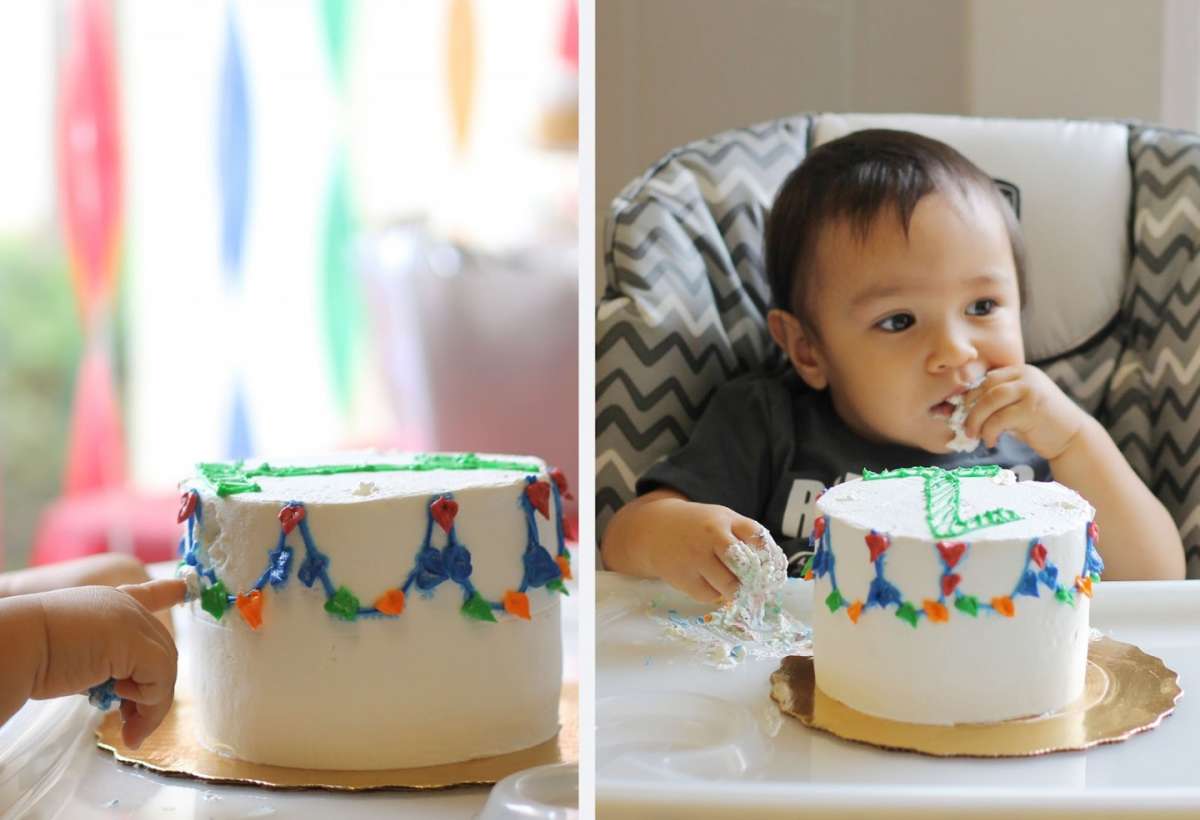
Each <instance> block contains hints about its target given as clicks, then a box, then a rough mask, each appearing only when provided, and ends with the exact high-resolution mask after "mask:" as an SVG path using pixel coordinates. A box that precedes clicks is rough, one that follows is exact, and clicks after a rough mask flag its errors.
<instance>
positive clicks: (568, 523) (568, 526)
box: [562, 515, 579, 541]
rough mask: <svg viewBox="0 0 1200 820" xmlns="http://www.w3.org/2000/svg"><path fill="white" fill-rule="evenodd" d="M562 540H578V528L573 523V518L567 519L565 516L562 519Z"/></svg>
mask: <svg viewBox="0 0 1200 820" xmlns="http://www.w3.org/2000/svg"><path fill="white" fill-rule="evenodd" d="M562 528H563V538H565V539H566V540H568V541H578V540H579V527H578V525H576V523H575V519H574V518H567V517H566V516H565V515H564V516H563V518H562Z"/></svg>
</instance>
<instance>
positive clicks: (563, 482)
mask: <svg viewBox="0 0 1200 820" xmlns="http://www.w3.org/2000/svg"><path fill="white" fill-rule="evenodd" d="M550 477H551V478H552V479H554V486H556V487H558V494H559V495H561V496H562V497H563V498H565V499H567V500H568V501H570V500H571V499H573V498H574V497H575V496H573V495H571V488H570V487H569V486H568V485H567V477H566V476H565V475H563V471H562V470H560V469H558V468H557V467H555V468H554V469H553V470H551V471H550Z"/></svg>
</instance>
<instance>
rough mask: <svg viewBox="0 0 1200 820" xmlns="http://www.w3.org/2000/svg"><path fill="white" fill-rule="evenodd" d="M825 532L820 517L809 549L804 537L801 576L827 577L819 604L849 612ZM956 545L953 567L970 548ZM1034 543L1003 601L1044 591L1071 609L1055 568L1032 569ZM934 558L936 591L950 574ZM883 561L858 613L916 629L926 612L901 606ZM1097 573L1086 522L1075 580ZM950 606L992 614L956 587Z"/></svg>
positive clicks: (1069, 591)
mask: <svg viewBox="0 0 1200 820" xmlns="http://www.w3.org/2000/svg"><path fill="white" fill-rule="evenodd" d="M830 530H831V527H830V520H829V516H824V517H823V520H822V521H821V526H820V531H821V536H820V539H819V540H816V543H815V544H814V539H813V537H812V536H810V537H809V545H810V546H813V547H814V552H813V555H812V557H810V558H809V561H808V565H807V566H806V567H805V575H806V576H807V575H809V573H810V571H811V575H812V576H815V577H817V578H823V577H825V576H826V575H828V576H829V582H830V586H831V587H832V591H831V592H830V594H829V596H828V597H826V599H825V605H826V606H827V607H829V610H830V611H831V612H836V611H838V610H839V609H850V608H851V607H852V606H854V604H853V603H851V602H850V601H847V600H846V598H845V596H844V595H842V592H841V589H840V588H839V587H838V583H837V575H836V574H835V572H834V555H833V549H832V547H831V544H830V537H831V536H830ZM872 533H873V534H874V531H872ZM962 543H963V546H964V548H965V549H964V551H963V553H962V555H961V556H959V557H958V559H957V561H956V565H957V564H959V563H961V562H962V561H963V560H964V559H965V558H966V557H967V555H969V554H970V545H969V544H967V543H965V542H962ZM1040 543H1041V542H1040V540H1039V539H1038V538H1033V539H1031V540H1030V542H1029V547H1028V549H1026V552H1025V565H1024V566H1023V567H1022V569H1021V572H1020V574H1019V575H1018V577H1017V582H1016V584H1015V585H1014V586H1013V591H1012V592H1011V593H1010V595H1009V596H1008V598H1009V599H1010V600H1011V599H1012V598H1016V597H1018V596H1021V595H1025V596H1030V597H1034V598H1036V597H1039V592H1038V590H1039V588H1040V587H1042V586H1044V587H1046V588H1047V589H1048V590H1050V591H1052V592H1053V593H1054V595H1055V597H1056V598H1057V599H1058V600H1059V602H1061V603H1066V604H1070V605H1071V606H1075V604H1076V598H1075V588H1074V587H1070V586H1063V585H1061V584H1059V583H1058V575H1059V570H1058V567H1057V566H1055V565H1054V564H1053V563H1051V562H1050V561H1049V559H1048V557H1047V558H1045V559H1044V561H1045V565H1044V566H1043V567H1041V568H1040V570H1039V569H1037V568H1036V561H1035V560H1034V553H1035V550H1036V549H1037V547H1038V546H1039V545H1040ZM935 549H936V545H935ZM1043 549H1044V547H1043ZM938 556H939V560H940V562H941V565H942V573H941V578H940V579H939V587H942V583H941V582H942V581H943V580H944V579H946V578H947V577H949V576H951V575H953V574H954V572H953V569H954V568H953V567H952V566H951V564H950V563H949V562H948V561H947V560H946V557H945V556H944V555H943V554H941V552H939V554H938ZM886 558H887V551H886V550H885V551H884V552H882V553H880V555H879V556H878V557H877V558H876V559H875V561H874V564H875V578H874V579H872V581H871V585H870V588H869V589H868V593H867V600H866V603H865V605H860V606H861V610H860V611H864V610H867V609H870V608H872V607H879V608H881V609H886V608H887V607H888V606H892V605H895V606H896V613H897V615H898V616H900V617H903V618H904V619H905V620H908V621H909V623H911V624H912V626H913V627H916V625H917V621H918V620H919V619H920V618H922V617H928V613H927V612H925V610H924V608H923V607H917V606H915V605H914V604H913V602H911V601H905V600H904V597H903V594H902V593H901V592H900V590H899V589H898V588H897V587H896V586H895V585H894V584H892V583H891V582H890V581H888V580H887V577H886V575H885V569H884V562H885V559H886ZM1103 571H1104V560H1103V559H1102V558H1101V557H1100V552H1099V550H1097V549H1096V528H1095V522H1094V521H1092V522H1089V523H1088V526H1087V528H1086V548H1085V551H1084V559H1083V567H1082V569H1081V570H1080V576H1081V578H1088V579H1090V581H1092V582H1097V581H1099V580H1100V573H1102V572H1103ZM956 584H957V581H956ZM937 602H938V603H939V604H943V605H944V604H945V603H946V594H945V593H944V592H940V593H939V595H938V598H937ZM953 603H954V607H955V608H956V609H958V610H959V611H962V612H966V613H967V614H970V615H972V616H974V615H975V614H976V612H977V611H978V610H981V609H983V610H991V611H993V612H996V611H997V610H996V608H995V607H994V606H993V605H992V604H989V603H983V602H980V601H979V600H978V599H977V598H976V597H975V596H972V595H964V594H963V593H962V592H960V591H958V590H957V588H956V589H955V590H954V602H953ZM851 616H852V618H853V619H854V620H855V622H857V618H858V615H857V613H855V612H851Z"/></svg>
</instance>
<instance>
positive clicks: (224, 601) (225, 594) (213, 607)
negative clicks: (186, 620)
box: [200, 581, 229, 621]
mask: <svg viewBox="0 0 1200 820" xmlns="http://www.w3.org/2000/svg"><path fill="white" fill-rule="evenodd" d="M200 606H201V608H203V609H204V611H205V612H207V613H208V614H209V615H212V616H213V617H214V618H216V619H217V620H218V621H219V620H221V616H222V615H224V614H225V610H227V609H229V590H227V589H225V584H224V583H222V582H221V581H217V582H216V583H215V584H213V585H212V586H210V587H209V588H208V589H206V590H204V591H203V592H201V593H200Z"/></svg>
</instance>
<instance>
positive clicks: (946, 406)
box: [929, 401, 954, 418]
mask: <svg viewBox="0 0 1200 820" xmlns="http://www.w3.org/2000/svg"><path fill="white" fill-rule="evenodd" d="M929 412H930V413H933V414H934V415H935V416H943V417H945V418H949V417H950V414H951V413H953V412H954V405H953V404H951V403H950V402H948V401H940V402H938V403H937V404H935V405H934V406H933V407H930V408H929Z"/></svg>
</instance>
